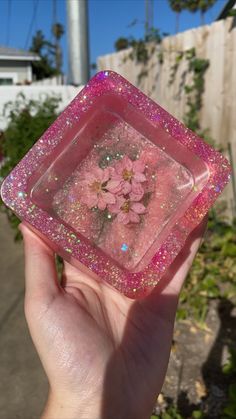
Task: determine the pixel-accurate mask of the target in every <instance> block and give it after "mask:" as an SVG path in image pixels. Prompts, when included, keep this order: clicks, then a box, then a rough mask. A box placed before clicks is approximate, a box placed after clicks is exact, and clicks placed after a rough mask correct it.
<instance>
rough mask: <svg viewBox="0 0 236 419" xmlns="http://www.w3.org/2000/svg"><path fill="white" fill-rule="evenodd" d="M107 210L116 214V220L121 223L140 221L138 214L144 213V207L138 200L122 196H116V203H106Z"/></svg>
mask: <svg viewBox="0 0 236 419" xmlns="http://www.w3.org/2000/svg"><path fill="white" fill-rule="evenodd" d="M108 210H109V211H110V212H111V213H113V214H117V221H119V222H120V223H123V224H128V223H129V222H132V223H138V222H139V221H140V217H139V215H140V214H144V213H145V211H146V208H145V206H144V205H143V204H141V203H140V202H134V201H131V200H130V199H125V198H124V197H123V196H118V197H117V200H116V203H115V204H113V205H108Z"/></svg>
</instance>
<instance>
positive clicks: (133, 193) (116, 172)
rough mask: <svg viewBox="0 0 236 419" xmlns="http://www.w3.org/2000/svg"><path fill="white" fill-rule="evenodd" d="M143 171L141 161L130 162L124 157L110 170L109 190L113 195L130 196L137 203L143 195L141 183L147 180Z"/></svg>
mask: <svg viewBox="0 0 236 419" xmlns="http://www.w3.org/2000/svg"><path fill="white" fill-rule="evenodd" d="M144 170H145V164H144V163H143V162H142V161H140V160H136V161H132V160H130V158H129V157H127V156H125V157H124V158H123V159H122V160H121V161H119V162H118V163H116V165H115V166H114V167H113V168H111V180H110V182H109V186H110V189H109V190H110V191H111V192H113V193H115V194H123V195H128V194H130V198H131V199H132V200H135V201H139V200H140V199H142V197H143V194H144V190H143V187H142V185H141V183H142V182H145V181H146V180H147V179H146V176H145V174H144V173H143V172H144Z"/></svg>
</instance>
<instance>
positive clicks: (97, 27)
mask: <svg viewBox="0 0 236 419" xmlns="http://www.w3.org/2000/svg"><path fill="white" fill-rule="evenodd" d="M37 1H38V3H37ZM88 1H89V40H90V41H89V43H90V62H91V63H94V62H96V58H97V57H98V56H100V55H104V54H108V53H110V52H112V51H114V42H115V41H116V39H117V38H119V37H120V36H125V37H128V36H130V35H133V36H134V37H142V35H143V30H144V26H143V23H142V22H143V21H144V17H145V1H144V0H88ZM153 3H154V26H155V27H158V28H160V30H161V31H162V32H167V33H170V34H173V33H174V32H175V13H173V12H172V11H171V9H170V7H169V5H168V1H167V0H154V1H153ZM225 3H226V0H217V2H216V4H215V5H214V7H213V8H211V9H210V10H209V11H208V12H207V13H206V16H205V22H206V23H210V22H212V21H213V20H214V19H215V18H216V17H217V15H218V14H219V12H220V10H221V9H222V8H223V6H224V4H225ZM36 4H38V6H37V13H35V18H34V19H33V14H34V8H35V5H36ZM56 8H57V20H58V21H59V22H61V23H62V24H63V25H65V27H66V0H56ZM9 9H10V13H9ZM52 16H53V0H0V22H1V24H0V45H4V46H5V45H7V44H8V46H11V47H19V48H28V47H29V46H30V42H27V39H28V40H29V39H30V40H31V38H32V35H33V33H34V32H35V31H36V30H37V29H42V31H43V32H44V34H45V36H46V38H48V39H50V37H51V33H50V26H51V24H52ZM134 19H137V21H138V23H137V24H136V25H135V26H133V27H129V25H130V23H131V22H132V21H133V20H134ZM31 23H32V25H31ZM199 25H200V16H199V14H198V13H196V14H192V13H189V12H183V13H182V14H181V16H180V31H184V30H186V29H189V28H192V27H197V26H199ZM31 29H32V31H31ZM61 44H62V48H63V56H64V57H63V59H64V64H63V68H64V71H65V72H66V71H67V45H66V35H65V36H64V37H63V39H62V43H61Z"/></svg>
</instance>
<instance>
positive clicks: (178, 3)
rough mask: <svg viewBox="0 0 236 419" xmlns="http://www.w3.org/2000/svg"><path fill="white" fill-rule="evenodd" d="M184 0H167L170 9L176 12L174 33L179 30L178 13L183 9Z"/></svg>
mask: <svg viewBox="0 0 236 419" xmlns="http://www.w3.org/2000/svg"><path fill="white" fill-rule="evenodd" d="M184 3H185V2H184V0H169V4H170V7H171V9H172V10H173V11H174V12H175V13H176V24H175V33H178V32H179V15H180V12H182V10H183V9H184Z"/></svg>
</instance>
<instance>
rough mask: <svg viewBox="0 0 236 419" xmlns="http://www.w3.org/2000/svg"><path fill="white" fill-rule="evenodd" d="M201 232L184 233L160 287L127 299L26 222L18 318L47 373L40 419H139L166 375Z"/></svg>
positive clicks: (147, 410)
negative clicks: (57, 251)
mask: <svg viewBox="0 0 236 419" xmlns="http://www.w3.org/2000/svg"><path fill="white" fill-rule="evenodd" d="M205 227H206V220H204V221H203V222H202V223H201V224H200V225H199V226H198V227H197V229H195V230H194V231H193V232H192V233H191V235H190V236H189V238H188V240H187V242H186V244H185V246H184V249H183V251H182V252H181V254H179V256H178V257H177V258H176V260H175V262H174V263H173V264H172V266H171V267H170V269H169V271H168V272H167V273H166V275H165V276H164V277H163V278H162V280H161V282H160V284H159V285H158V286H157V287H156V288H155V289H154V291H153V292H152V293H151V294H150V295H149V296H148V297H146V298H144V299H141V300H136V301H134V300H131V299H129V298H127V297H125V296H124V295H121V294H120V293H119V292H118V291H116V290H115V289H113V288H111V287H110V286H109V285H107V284H106V283H104V282H102V281H101V282H100V281H95V280H94V279H93V278H92V277H90V276H89V275H87V274H85V273H83V272H81V271H79V270H78V269H76V268H74V267H73V266H71V265H70V264H68V263H66V262H65V264H64V272H63V279H62V283H61V284H60V283H59V281H58V279H57V273H56V268H55V258H54V254H53V251H52V250H51V249H50V248H49V247H48V246H47V245H46V244H45V243H44V242H43V241H42V240H41V239H40V238H39V237H38V236H37V235H35V234H34V233H33V232H32V231H31V230H29V229H28V228H27V226H26V225H24V224H21V227H20V229H21V231H22V234H23V237H24V245H25V276H26V295H25V314H26V319H27V322H28V326H29V329H30V333H31V336H32V339H33V342H34V344H35V347H36V349H37V351H38V354H39V357H40V359H41V362H42V364H43V367H44V369H45V371H46V374H47V376H48V380H49V384H50V391H49V397H48V402H47V405H46V407H45V410H44V413H43V416H42V417H43V418H44V419H78V418H79V419H110V418H116V419H123V418H124V419H146V418H149V417H150V415H151V411H152V408H153V405H154V404H155V400H156V398H157V395H158V393H159V392H160V391H161V388H162V385H163V381H164V378H165V374H166V370H167V365H168V359H169V353H170V348H171V341H172V335H173V326H174V320H175V313H176V309H177V304H178V296H179V293H180V290H181V287H182V285H183V282H184V279H185V277H186V275H187V273H188V271H189V269H190V267H191V265H192V262H193V259H194V257H195V254H196V252H197V250H198V247H199V245H200V242H201V239H202V236H203V233H204V231H205Z"/></svg>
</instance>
